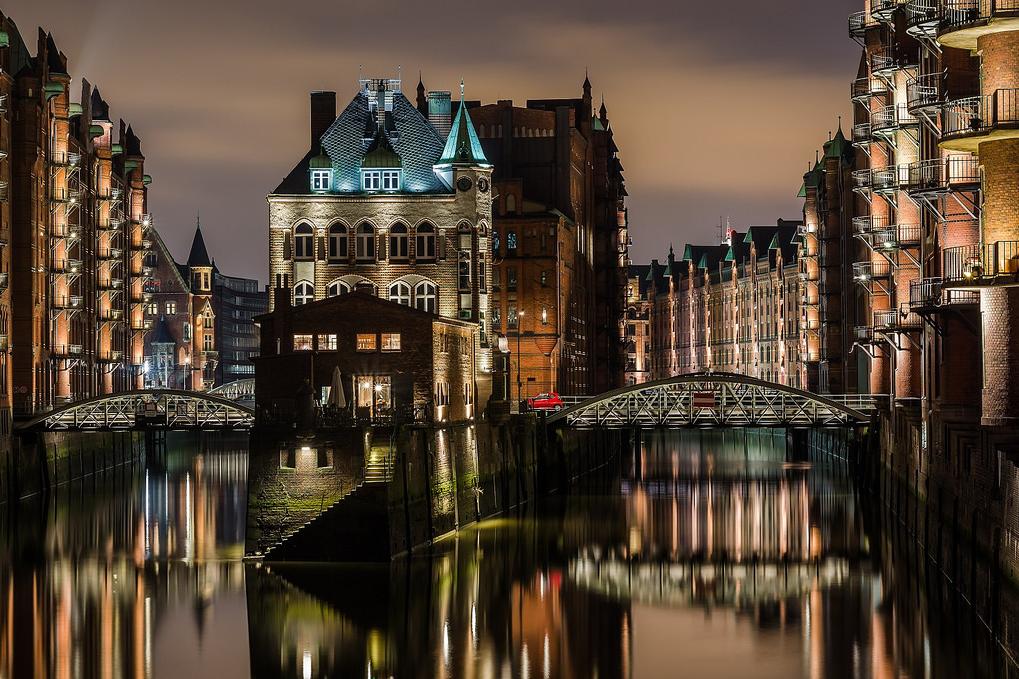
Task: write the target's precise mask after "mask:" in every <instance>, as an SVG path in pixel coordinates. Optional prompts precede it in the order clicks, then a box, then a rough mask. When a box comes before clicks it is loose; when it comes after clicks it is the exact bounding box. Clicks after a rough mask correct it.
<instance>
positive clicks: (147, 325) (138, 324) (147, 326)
mask: <svg viewBox="0 0 1019 679" xmlns="http://www.w3.org/2000/svg"><path fill="white" fill-rule="evenodd" d="M131 329H132V330H152V321H151V320H150V319H147V318H146V319H143V320H140V321H132V322H131Z"/></svg>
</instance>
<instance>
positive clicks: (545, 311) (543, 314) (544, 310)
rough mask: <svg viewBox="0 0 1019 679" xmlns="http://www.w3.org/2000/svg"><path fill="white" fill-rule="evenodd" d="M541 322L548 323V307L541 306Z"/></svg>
mask: <svg viewBox="0 0 1019 679" xmlns="http://www.w3.org/2000/svg"><path fill="white" fill-rule="evenodd" d="M541 324H542V325H548V308H546V307H541Z"/></svg>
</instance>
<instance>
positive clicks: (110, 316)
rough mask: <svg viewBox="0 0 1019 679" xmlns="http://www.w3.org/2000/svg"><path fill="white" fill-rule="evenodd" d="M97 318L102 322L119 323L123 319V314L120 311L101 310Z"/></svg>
mask: <svg viewBox="0 0 1019 679" xmlns="http://www.w3.org/2000/svg"><path fill="white" fill-rule="evenodd" d="M99 317H100V318H101V319H102V320H104V321H119V320H120V319H121V318H123V317H124V312H123V311H122V310H120V309H103V310H102V312H100V314H99Z"/></svg>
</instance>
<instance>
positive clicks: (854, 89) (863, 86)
mask: <svg viewBox="0 0 1019 679" xmlns="http://www.w3.org/2000/svg"><path fill="white" fill-rule="evenodd" d="M887 91H888V88H887V87H886V86H885V84H884V83H883V82H881V81H880V80H878V79H877V78H857V79H856V80H854V81H853V83H852V85H851V86H850V96H851V98H852V99H853V101H859V102H862V101H866V100H867V99H869V98H871V97H874V96H877V95H879V94H885V93H886V92H887Z"/></svg>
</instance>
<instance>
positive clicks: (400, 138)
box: [268, 79, 493, 403]
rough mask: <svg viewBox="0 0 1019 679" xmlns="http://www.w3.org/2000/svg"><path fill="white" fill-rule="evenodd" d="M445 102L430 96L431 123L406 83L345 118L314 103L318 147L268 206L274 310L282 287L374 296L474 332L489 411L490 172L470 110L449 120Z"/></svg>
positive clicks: (369, 98)
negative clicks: (450, 320)
mask: <svg viewBox="0 0 1019 679" xmlns="http://www.w3.org/2000/svg"><path fill="white" fill-rule="evenodd" d="M449 99H450V97H449V93H448V92H432V93H430V94H429V95H428V97H427V101H426V106H427V107H428V109H427V115H425V114H424V113H422V112H421V111H420V110H419V108H417V107H415V106H414V105H412V104H411V103H410V102H409V101H408V100H407V98H406V97H405V96H404V95H403V92H402V90H401V83H400V81H398V80H386V79H370V80H362V81H361V83H360V90H359V91H358V93H357V95H356V96H355V97H354V99H353V100H352V101H351V102H350V104H349V105H348V106H347V107H346V108H345V109H344V110H343V111H342V112H341V113H340V114H339V115H338V116H337V114H336V95H335V93H331V92H316V93H313V94H312V97H311V143H310V147H309V149H308V151H307V153H306V154H305V156H304V158H303V159H302V160H301V161H300V162H299V163H298V164H297V166H296V167H295V168H294V169H293V170H292V171H291V173H290V174H289V175H288V176H287V178H286V179H284V181H283V182H282V183H281V184H280V186H279V187H277V189H276V190H275V191H273V193H272V194H271V195H270V196H269V197H268V200H269V241H270V243H269V245H270V263H269V266H270V275H271V277H272V281H273V286H274V290H273V291H271V295H270V307H271V308H274V305H275V301H276V300H275V288H278V287H281V286H282V285H283V284H285V287H288V288H289V289H290V290H291V291H292V295H291V298H292V302H293V304H295V305H301V304H304V303H307V302H310V301H313V300H321V299H325V298H328V297H332V296H337V295H341V294H345V293H348V292H351V291H354V290H369V291H371V292H372V293H373V294H376V295H378V296H380V297H383V298H386V299H389V300H391V301H395V302H398V303H400V304H403V305H405V306H412V307H415V308H417V309H419V310H422V311H426V312H429V313H438V314H440V315H441V316H444V317H446V318H455V319H459V320H464V321H468V322H473V323H477V324H478V326H479V328H480V332H479V333H478V343H479V344H478V347H477V352H476V353H477V356H478V360H479V363H480V365H479V368H480V370H479V390H478V396H479V402H480V403H486V402H487V400H488V395H489V394H490V392H491V371H492V367H493V362H492V348H491V336H490V332H489V330H490V328H489V306H490V303H489V277H490V276H491V242H490V237H491V229H492V198H491V192H492V165H491V163H490V162H489V161H488V159H487V158H486V157H485V153H484V150H483V149H482V147H481V143H480V141H479V139H478V135H477V131H476V130H475V127H474V124H473V122H472V121H471V116H470V114H469V113H468V110H467V107H466V106H463V105H461V106H459V107H458V108H457V111H456V114H455V116H451V115H450V106H449ZM460 101H461V103H462V101H463V89H462V86H461V98H460ZM443 130H448V136H446V135H445V134H443V132H442V131H443Z"/></svg>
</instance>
